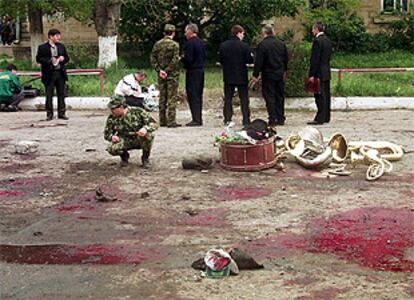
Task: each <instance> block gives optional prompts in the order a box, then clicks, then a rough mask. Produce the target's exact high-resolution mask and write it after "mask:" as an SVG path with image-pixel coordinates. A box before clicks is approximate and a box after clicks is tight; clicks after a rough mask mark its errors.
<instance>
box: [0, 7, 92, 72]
mask: <svg viewBox="0 0 414 300" xmlns="http://www.w3.org/2000/svg"><path fill="white" fill-rule="evenodd" d="M91 1H92V0H75V1H73V0H14V1H10V0H0V11H7V13H8V14H9V15H11V16H15V17H16V16H26V15H27V16H28V20H29V28H30V48H31V56H32V64H33V65H36V52H37V48H38V46H39V45H40V44H41V43H42V42H43V15H44V14H55V13H56V12H62V13H63V14H64V16H65V17H66V18H67V17H74V18H76V19H78V20H80V21H85V20H87V19H90V14H91V13H90V12H91V10H90V8H91Z"/></svg>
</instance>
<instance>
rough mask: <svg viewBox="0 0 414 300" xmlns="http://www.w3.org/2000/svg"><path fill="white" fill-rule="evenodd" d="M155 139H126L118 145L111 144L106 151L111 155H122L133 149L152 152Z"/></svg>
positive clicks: (122, 139)
mask: <svg viewBox="0 0 414 300" xmlns="http://www.w3.org/2000/svg"><path fill="white" fill-rule="evenodd" d="M152 142H153V138H150V139H147V138H140V137H136V138H134V139H124V138H121V140H120V141H119V142H118V143H115V144H114V143H111V144H109V145H108V147H107V148H106V151H108V152H109V154H111V155H121V154H122V153H123V152H125V151H128V150H132V149H142V150H146V151H150V150H151V147H152Z"/></svg>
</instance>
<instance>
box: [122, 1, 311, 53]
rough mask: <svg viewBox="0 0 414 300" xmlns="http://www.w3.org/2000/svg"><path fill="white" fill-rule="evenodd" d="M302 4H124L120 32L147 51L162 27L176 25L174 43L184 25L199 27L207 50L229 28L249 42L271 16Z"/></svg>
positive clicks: (225, 36) (156, 2)
mask: <svg viewBox="0 0 414 300" xmlns="http://www.w3.org/2000/svg"><path fill="white" fill-rule="evenodd" d="M303 3H304V1H303V0H279V1H275V0H260V1H257V0H225V1H224V0H126V2H125V6H124V9H123V10H122V16H121V24H120V32H121V34H122V37H123V38H124V40H126V41H128V42H130V43H133V44H135V45H136V46H138V47H139V48H140V49H141V50H144V51H148V50H149V49H151V47H152V45H153V43H154V42H155V41H156V40H157V39H158V38H160V37H161V36H162V28H163V26H164V24H166V23H172V24H174V25H176V27H177V29H178V31H177V33H178V37H177V38H178V40H180V39H183V30H184V27H185V25H187V24H188V23H190V22H192V23H195V24H197V25H198V26H199V28H200V35H201V36H204V37H205V38H208V41H209V47H210V49H217V47H218V44H219V43H220V42H221V41H223V40H224V39H226V38H227V37H228V35H229V31H230V28H231V26H232V25H234V24H240V25H242V26H243V27H244V28H245V30H246V40H247V41H249V40H251V39H252V38H253V37H254V36H255V35H256V34H257V33H258V32H259V30H260V27H261V25H262V22H263V21H264V20H266V19H270V18H272V17H274V16H281V15H294V14H296V13H297V7H298V6H299V5H301V4H303Z"/></svg>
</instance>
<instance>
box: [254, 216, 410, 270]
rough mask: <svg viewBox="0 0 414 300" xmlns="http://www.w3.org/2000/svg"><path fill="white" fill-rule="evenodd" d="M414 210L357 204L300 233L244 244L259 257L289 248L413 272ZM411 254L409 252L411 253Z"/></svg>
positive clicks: (289, 250)
mask: <svg viewBox="0 0 414 300" xmlns="http://www.w3.org/2000/svg"><path fill="white" fill-rule="evenodd" d="M413 220H414V212H413V211H411V210H404V209H390V208H359V209H354V210H351V211H348V212H344V213H340V214H338V215H335V216H333V217H331V218H329V219H317V220H315V221H313V222H312V223H310V224H309V228H308V229H309V231H308V233H306V234H303V235H293V234H292V235H282V236H277V235H273V236H268V237H266V238H261V239H258V240H255V241H252V242H250V243H249V244H247V245H246V246H247V248H248V249H250V250H251V251H252V254H253V253H255V254H257V255H258V256H261V257H267V258H280V257H283V256H286V255H292V254H295V252H292V251H308V252H312V253H328V254H332V255H336V256H338V257H341V258H344V259H346V260H348V261H351V262H354V263H358V264H360V265H362V266H365V267H370V268H373V269H375V270H384V271H395V272H414V260H413V259H412V257H410V252H413V251H414V250H413V249H414V235H413V232H414V221H413ZM411 256H412V254H411Z"/></svg>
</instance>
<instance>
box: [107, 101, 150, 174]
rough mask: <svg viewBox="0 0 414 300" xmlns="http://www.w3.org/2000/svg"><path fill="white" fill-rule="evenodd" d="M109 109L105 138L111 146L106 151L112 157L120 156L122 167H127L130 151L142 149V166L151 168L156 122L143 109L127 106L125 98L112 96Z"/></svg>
mask: <svg viewBox="0 0 414 300" xmlns="http://www.w3.org/2000/svg"><path fill="white" fill-rule="evenodd" d="M108 108H110V109H111V115H109V116H108V119H107V121H106V126H105V131H104V138H105V140H107V141H109V142H110V144H109V145H108V148H107V149H106V150H107V151H108V152H109V154H111V155H119V156H120V157H121V166H126V165H127V164H128V159H129V153H128V151H129V150H133V149H142V157H141V162H142V166H143V167H144V168H149V167H150V162H149V157H150V153H151V147H152V143H153V140H154V132H155V130H156V129H157V128H158V126H157V124H156V121H155V120H154V119H153V118H152V117H151V115H150V114H149V113H147V112H146V111H144V110H143V109H141V108H139V107H130V106H127V104H126V101H125V98H124V97H123V96H119V95H114V96H112V97H111V100H110V101H109V104H108Z"/></svg>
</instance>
